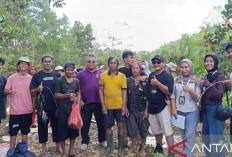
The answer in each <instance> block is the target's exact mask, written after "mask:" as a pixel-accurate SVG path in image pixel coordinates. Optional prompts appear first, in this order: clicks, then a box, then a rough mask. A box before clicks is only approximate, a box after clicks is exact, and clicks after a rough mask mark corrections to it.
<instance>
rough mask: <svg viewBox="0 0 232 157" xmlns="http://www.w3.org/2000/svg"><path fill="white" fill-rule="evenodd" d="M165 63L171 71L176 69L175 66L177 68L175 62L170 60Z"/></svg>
mask: <svg viewBox="0 0 232 157" xmlns="http://www.w3.org/2000/svg"><path fill="white" fill-rule="evenodd" d="M166 65H167V67H169V68H170V69H171V71H176V68H177V65H176V64H174V63H172V62H170V63H168V64H166Z"/></svg>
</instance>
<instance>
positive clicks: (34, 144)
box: [0, 117, 205, 157]
mask: <svg viewBox="0 0 232 157" xmlns="http://www.w3.org/2000/svg"><path fill="white" fill-rule="evenodd" d="M8 121H9V120H8V117H7V118H6V119H5V120H2V126H1V127H0V144H1V143H9V142H6V141H3V139H2V136H9V134H8V125H7V124H8ZM37 129H38V128H37V127H36V128H32V129H31V132H30V134H29V135H28V147H29V150H30V151H32V152H34V153H35V154H36V155H37V156H38V155H39V154H40V151H41V149H42V147H41V144H39V142H38V136H37ZM173 129H174V135H179V130H178V128H175V127H174V128H173ZM199 131H200V129H199V128H198V135H197V137H196V142H199V141H200V138H199ZM113 132H114V151H113V153H112V154H111V155H110V156H111V157H116V156H117V128H116V127H114V128H113ZM90 138H91V140H90V144H89V145H88V149H87V150H85V151H81V150H80V144H81V137H80V136H79V137H78V138H76V143H75V148H74V153H75V154H76V156H77V157H104V152H105V148H103V147H101V146H100V145H99V143H98V139H97V126H96V123H91V129H90ZM20 140H21V137H20V134H19V135H18V137H17V142H19V141H20ZM175 142H177V141H175ZM68 144H69V140H67V141H66V148H68ZM47 147H48V151H49V152H50V153H51V156H52V157H60V156H61V155H60V154H58V153H57V152H56V150H55V143H53V142H52V137H51V128H50V127H49V141H48V143H47ZM146 150H147V157H154V154H153V151H154V148H153V147H151V146H149V145H147V149H146ZM67 151H68V150H67ZM127 151H128V148H125V152H126V154H127ZM167 152H168V150H167V148H166V149H164V155H163V156H167ZM132 156H135V157H138V156H139V155H138V154H132ZM176 156H177V155H176ZM195 156H198V157H203V156H205V154H204V153H196V154H195ZM126 157H131V156H129V155H126ZM157 157H158V156H157Z"/></svg>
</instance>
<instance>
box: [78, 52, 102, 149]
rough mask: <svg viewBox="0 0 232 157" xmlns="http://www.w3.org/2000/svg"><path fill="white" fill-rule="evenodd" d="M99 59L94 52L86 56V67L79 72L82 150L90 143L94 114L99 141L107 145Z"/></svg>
mask: <svg viewBox="0 0 232 157" xmlns="http://www.w3.org/2000/svg"><path fill="white" fill-rule="evenodd" d="M96 65H97V60H96V57H95V56H94V55H93V54H89V55H88V56H87V57H86V69H84V70H82V71H80V72H79V73H78V74H77V79H78V80H79V81H80V88H81V96H82V99H81V105H82V106H83V107H82V109H81V116H82V120H83V126H82V128H81V137H82V141H81V150H85V149H87V146H88V144H89V140H90V137H89V128H90V124H91V119H92V115H93V114H94V116H95V119H96V121H97V128H98V141H99V143H100V144H101V146H104V147H106V146H107V144H106V141H105V140H106V137H105V136H106V134H105V129H104V126H103V119H104V117H103V113H102V107H101V102H100V98H99V86H98V82H99V77H100V74H101V71H100V70H98V69H96Z"/></svg>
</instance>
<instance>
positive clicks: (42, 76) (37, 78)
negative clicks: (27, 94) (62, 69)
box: [30, 55, 61, 156]
mask: <svg viewBox="0 0 232 157" xmlns="http://www.w3.org/2000/svg"><path fill="white" fill-rule="evenodd" d="M41 60H42V65H43V70H41V71H39V72H37V73H36V74H35V75H33V77H32V80H31V85H30V89H31V95H32V96H35V95H38V94H39V93H40V92H41V93H42V94H43V96H44V100H45V105H44V106H43V107H44V110H45V112H46V115H47V116H48V118H49V119H50V121H51V125H52V137H53V142H56V150H57V151H58V152H59V153H61V148H60V140H59V138H58V128H57V117H56V110H57V105H56V101H55V97H54V93H55V81H56V80H57V78H59V77H60V74H59V73H58V72H56V71H53V70H52V64H53V58H52V56H51V55H44V56H43V57H42V59H41ZM48 122H49V120H46V121H45V122H44V121H43V118H42V117H41V116H39V115H38V135H39V143H42V151H41V155H45V156H46V155H47V156H49V154H50V153H49V152H47V147H46V142H47V141H48Z"/></svg>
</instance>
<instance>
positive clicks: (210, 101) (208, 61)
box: [201, 54, 225, 157]
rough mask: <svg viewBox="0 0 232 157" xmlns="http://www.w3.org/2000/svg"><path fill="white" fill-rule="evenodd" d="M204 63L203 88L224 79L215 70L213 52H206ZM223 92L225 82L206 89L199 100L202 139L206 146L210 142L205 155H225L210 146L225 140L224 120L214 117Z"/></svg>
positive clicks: (215, 60) (216, 59)
mask: <svg viewBox="0 0 232 157" xmlns="http://www.w3.org/2000/svg"><path fill="white" fill-rule="evenodd" d="M204 64H205V69H206V70H207V72H208V74H206V76H205V77H204V78H203V90H205V89H206V88H207V87H209V86H210V85H211V84H212V83H215V82H218V81H224V80H225V75H224V74H222V73H220V72H218V71H217V69H218V57H217V56H216V55H215V54H207V55H206V56H205V58H204ZM224 93H225V84H224V83H218V84H216V85H214V86H212V87H210V88H209V89H208V90H207V91H206V93H205V94H204V96H203V98H202V101H201V106H202V112H203V127H202V139H203V143H204V144H205V145H206V146H207V148H210V144H211V147H212V150H211V151H210V152H209V151H208V150H207V149H206V150H205V151H206V156H215V157H219V156H225V152H224V151H221V150H218V149H217V148H216V146H214V147H213V146H212V144H219V143H220V142H219V141H225V139H224V135H223V131H224V123H225V121H221V120H218V119H216V118H215V117H214V114H215V112H216V109H217V107H219V108H223V106H222V98H223V95H224Z"/></svg>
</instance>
